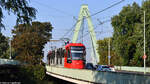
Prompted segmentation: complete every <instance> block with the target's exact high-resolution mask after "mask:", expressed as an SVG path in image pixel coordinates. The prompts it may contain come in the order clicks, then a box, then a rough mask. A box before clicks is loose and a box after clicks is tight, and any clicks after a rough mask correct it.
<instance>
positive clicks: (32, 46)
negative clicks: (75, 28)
mask: <svg viewBox="0 0 150 84" xmlns="http://www.w3.org/2000/svg"><path fill="white" fill-rule="evenodd" d="M51 31H52V25H51V24H50V23H49V22H43V23H41V22H32V24H31V25H29V24H19V25H18V26H16V27H15V29H14V30H13V31H12V33H13V34H15V35H14V36H13V41H12V46H13V48H14V50H15V52H17V56H16V59H18V60H21V61H24V62H27V63H30V64H39V63H40V61H41V60H42V58H43V51H42V50H43V48H44V45H45V44H46V43H47V42H48V41H49V39H50V38H51Z"/></svg>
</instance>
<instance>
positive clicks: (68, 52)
mask: <svg viewBox="0 0 150 84" xmlns="http://www.w3.org/2000/svg"><path fill="white" fill-rule="evenodd" d="M67 56H68V57H67V58H68V59H71V57H70V51H69V50H68V55H67Z"/></svg>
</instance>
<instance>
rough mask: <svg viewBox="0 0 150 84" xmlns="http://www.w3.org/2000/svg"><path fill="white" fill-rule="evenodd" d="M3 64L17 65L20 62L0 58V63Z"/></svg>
mask: <svg viewBox="0 0 150 84" xmlns="http://www.w3.org/2000/svg"><path fill="white" fill-rule="evenodd" d="M4 64H11V65H19V64H21V62H20V61H18V60H12V59H0V65H4Z"/></svg>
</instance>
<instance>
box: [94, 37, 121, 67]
mask: <svg viewBox="0 0 150 84" xmlns="http://www.w3.org/2000/svg"><path fill="white" fill-rule="evenodd" d="M109 39H110V56H111V58H110V64H111V65H119V64H120V61H119V60H116V59H119V58H118V56H117V55H116V54H115V52H114V47H113V45H112V38H104V39H103V40H98V42H97V44H98V53H99V55H100V62H99V64H102V65H107V64H108V42H109Z"/></svg>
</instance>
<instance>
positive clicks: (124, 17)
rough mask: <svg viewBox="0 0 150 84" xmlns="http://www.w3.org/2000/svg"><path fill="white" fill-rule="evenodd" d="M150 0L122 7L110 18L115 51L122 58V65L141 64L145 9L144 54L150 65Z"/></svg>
mask: <svg viewBox="0 0 150 84" xmlns="http://www.w3.org/2000/svg"><path fill="white" fill-rule="evenodd" d="M149 8H150V1H149V0H146V1H145V2H144V3H143V4H142V6H141V7H140V6H139V5H138V4H137V3H133V4H132V5H128V6H125V7H123V9H122V11H121V12H120V13H119V15H116V16H114V17H113V18H112V26H113V28H114V34H113V45H114V48H115V53H116V54H117V55H118V56H120V57H121V58H122V63H123V65H131V66H143V59H142V56H143V55H144V53H143V50H144V48H143V45H144V42H143V40H144V39H143V37H144V35H143V28H144V13H143V11H146V16H145V17H146V54H147V57H148V58H147V60H146V64H147V66H150V52H149V51H150V40H149V38H150V9H149Z"/></svg>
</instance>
